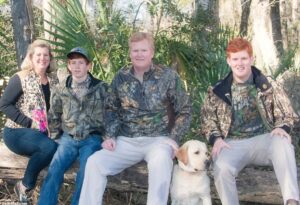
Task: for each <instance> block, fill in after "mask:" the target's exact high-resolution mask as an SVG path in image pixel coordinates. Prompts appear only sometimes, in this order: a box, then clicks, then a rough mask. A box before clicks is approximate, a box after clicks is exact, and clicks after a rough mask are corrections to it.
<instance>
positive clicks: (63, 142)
mask: <svg viewBox="0 0 300 205" xmlns="http://www.w3.org/2000/svg"><path fill="white" fill-rule="evenodd" d="M101 142H102V140H101V138H100V136H99V135H90V136H89V137H87V138H86V139H84V140H74V139H73V138H72V137H71V136H70V135H68V134H66V133H64V134H63V135H62V136H61V139H60V141H59V146H58V148H57V151H56V153H55V155H54V157H53V159H52V162H51V164H50V166H49V169H48V174H47V177H46V179H45V180H44V184H43V186H42V189H41V193H40V198H39V201H38V204H39V205H56V204H57V203H58V202H57V201H58V193H59V190H60V186H61V184H62V183H63V180H64V173H65V172H66V171H67V170H68V169H69V168H70V167H71V165H72V164H73V162H74V161H75V160H76V159H77V157H79V165H80V166H79V170H78V172H77V177H76V183H75V191H74V193H73V197H72V202H71V204H72V205H77V204H78V201H79V197H80V192H81V187H82V183H83V177H84V171H85V164H86V162H87V159H88V157H89V156H90V155H92V154H93V153H94V152H95V151H97V150H100V148H101Z"/></svg>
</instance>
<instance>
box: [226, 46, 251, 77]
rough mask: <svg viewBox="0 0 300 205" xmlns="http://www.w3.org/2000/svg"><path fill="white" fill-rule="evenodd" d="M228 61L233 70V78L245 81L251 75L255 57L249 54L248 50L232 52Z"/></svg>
mask: <svg viewBox="0 0 300 205" xmlns="http://www.w3.org/2000/svg"><path fill="white" fill-rule="evenodd" d="M227 63H228V65H229V66H230V68H231V70H232V73H233V79H234V80H235V81H236V82H238V83H244V82H246V81H247V80H248V79H249V77H250V76H251V65H252V63H253V57H252V56H249V54H248V52H247V51H246V50H242V51H239V52H236V53H230V56H229V57H228V58H227Z"/></svg>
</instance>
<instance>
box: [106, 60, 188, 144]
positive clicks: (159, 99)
mask: <svg viewBox="0 0 300 205" xmlns="http://www.w3.org/2000/svg"><path fill="white" fill-rule="evenodd" d="M112 90H113V95H112V96H114V97H113V98H112V99H111V103H110V107H111V111H112V112H113V113H114V115H112V116H111V120H110V123H109V126H108V127H107V137H116V136H126V137H139V136H148V137H155V136H169V137H171V138H173V139H174V140H176V141H179V140H180V138H181V137H182V136H183V135H184V134H185V133H186V132H187V130H188V128H189V125H190V122H191V116H192V114H191V103H190V99H189V96H188V95H187V94H186V92H185V90H184V88H183V86H182V84H181V81H180V78H179V76H178V74H177V73H176V72H175V71H173V70H172V69H169V68H162V67H159V66H157V65H152V66H151V68H150V70H149V71H148V72H146V73H144V76H143V82H142V83H141V82H140V81H139V80H138V79H137V78H135V77H134V74H133V68H132V66H129V67H124V68H122V69H121V70H120V71H119V72H118V73H117V74H116V76H115V78H114V80H113V82H112Z"/></svg>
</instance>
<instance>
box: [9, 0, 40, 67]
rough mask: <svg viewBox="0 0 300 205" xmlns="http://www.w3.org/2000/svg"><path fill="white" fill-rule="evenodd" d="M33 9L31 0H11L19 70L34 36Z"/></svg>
mask: <svg viewBox="0 0 300 205" xmlns="http://www.w3.org/2000/svg"><path fill="white" fill-rule="evenodd" d="M28 8H29V9H28ZM31 8H32V7H31V1H30V0H11V16H12V24H13V33H14V39H15V47H16V52H17V63H18V67H19V68H20V66H21V63H22V61H23V59H24V58H25V55H26V51H27V48H28V45H29V44H30V43H31V42H32V40H33V36H34V35H33V34H34V31H33V20H32V19H33V18H32V16H33V15H32V10H31Z"/></svg>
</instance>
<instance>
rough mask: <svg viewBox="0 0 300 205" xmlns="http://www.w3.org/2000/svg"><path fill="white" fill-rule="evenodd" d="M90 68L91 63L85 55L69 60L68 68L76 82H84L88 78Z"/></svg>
mask: <svg viewBox="0 0 300 205" xmlns="http://www.w3.org/2000/svg"><path fill="white" fill-rule="evenodd" d="M89 68H90V64H89V63H87V61H86V59H85V58H83V57H82V58H74V59H70V60H68V69H69V71H70V72H71V74H72V78H73V79H74V80H75V81H76V82H82V81H84V80H85V79H86V77H87V73H88V71H89Z"/></svg>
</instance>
